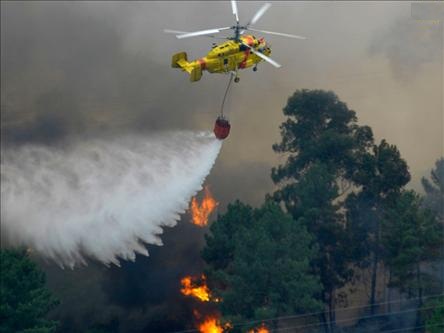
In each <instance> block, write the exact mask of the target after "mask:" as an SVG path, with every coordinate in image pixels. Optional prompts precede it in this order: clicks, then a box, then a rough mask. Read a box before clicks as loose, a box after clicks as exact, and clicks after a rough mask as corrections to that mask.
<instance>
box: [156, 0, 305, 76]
mask: <svg viewBox="0 0 444 333" xmlns="http://www.w3.org/2000/svg"><path fill="white" fill-rule="evenodd" d="M270 7H271V3H268V2H267V3H265V4H264V5H262V7H261V8H259V10H258V11H257V12H256V14H255V15H254V16H253V18H252V19H251V20H250V21H248V23H247V24H245V25H241V24H240V23H239V14H238V9H237V3H236V0H231V9H232V12H233V15H234V18H235V20H236V24H235V25H233V26H230V27H222V28H213V29H206V30H200V31H194V32H186V31H178V30H170V29H164V32H165V33H173V34H176V38H178V39H183V38H189V37H197V36H205V37H210V38H217V39H226V40H227V41H226V42H223V43H221V44H215V43H213V47H212V50H211V51H209V52H208V54H207V55H206V56H204V57H202V58H199V59H196V60H194V61H191V62H189V61H188V59H187V53H186V52H179V53H176V54H174V55H173V57H172V60H171V66H172V67H173V68H180V69H182V71H185V72H187V73H188V74H189V75H190V81H191V82H195V81H199V80H200V79H201V77H202V72H203V71H205V70H206V71H207V72H209V73H224V74H227V73H231V74H232V75H234V82H239V80H240V78H239V75H238V71H239V70H240V69H245V68H249V67H253V71H257V64H258V63H259V62H261V61H263V60H264V61H266V62H268V63H270V64H271V65H273V66H274V67H276V68H279V67H281V65H280V64H279V63H277V62H276V61H274V60H273V59H271V58H270V57H269V56H270V54H271V47H270V44H269V43H267V42H266V41H265V39H264V38H263V37H261V38H256V37H255V36H253V35H250V34H244V33H245V32H247V31H250V32H260V33H264V34H269V35H276V36H281V37H289V38H295V39H306V37H303V36H296V35H291V34H287V33H281V32H273V31H267V30H260V29H255V28H252V27H251V26H253V25H254V24H255V23H256V22H257V21H258V20H259V19H260V18H261V17H262V16H263V15H264V14H265V12H266V11H267V10H268V9H269V8H270ZM227 30H233V32H234V34H233V36H231V37H216V36H215V34H218V33H220V32H223V31H227Z"/></svg>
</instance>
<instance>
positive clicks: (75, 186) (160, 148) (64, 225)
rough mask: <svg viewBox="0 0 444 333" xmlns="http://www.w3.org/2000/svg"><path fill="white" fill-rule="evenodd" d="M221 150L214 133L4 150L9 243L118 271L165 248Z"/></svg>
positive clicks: (4, 204)
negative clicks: (167, 233) (123, 263)
mask: <svg viewBox="0 0 444 333" xmlns="http://www.w3.org/2000/svg"><path fill="white" fill-rule="evenodd" d="M220 148H221V142H220V141H219V140H217V139H215V138H214V136H213V135H212V134H210V133H208V132H201V133H195V132H167V133H163V134H157V135H152V136H150V137H146V136H141V135H127V136H122V137H115V138H112V139H108V140H105V139H88V140H83V141H81V142H74V143H71V144H69V145H68V146H63V147H61V146H58V147H51V148H48V147H47V146H42V145H35V144H34V145H33V144H27V145H23V146H21V147H19V148H15V149H8V148H6V149H3V150H2V156H1V157H2V162H1V204H2V210H1V220H2V237H5V239H6V240H7V242H8V243H11V244H13V245H24V246H27V247H30V248H31V250H33V251H36V252H37V253H39V254H41V255H42V256H44V257H45V258H49V259H52V260H55V261H56V262H57V263H59V264H60V265H62V266H65V265H67V266H70V267H74V266H75V265H76V264H84V263H86V261H85V257H90V258H93V259H96V260H99V261H101V262H103V263H105V264H110V263H114V264H116V265H119V258H122V259H125V260H134V259H135V256H136V253H140V254H144V255H148V252H147V250H146V248H145V246H144V244H145V243H147V244H155V245H162V242H161V240H160V238H159V234H161V233H162V227H163V226H174V225H175V224H176V223H177V221H178V220H179V218H180V216H179V214H181V213H183V212H185V210H186V209H187V207H188V202H189V200H190V198H191V196H192V195H194V194H195V193H196V192H197V191H198V190H200V189H201V188H202V183H203V181H204V179H205V177H206V176H207V175H208V173H209V172H210V169H211V167H212V166H213V164H214V162H215V159H216V157H217V155H218V153H219V150H220Z"/></svg>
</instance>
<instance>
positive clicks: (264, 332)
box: [248, 323, 270, 333]
mask: <svg viewBox="0 0 444 333" xmlns="http://www.w3.org/2000/svg"><path fill="white" fill-rule="evenodd" d="M269 332H270V331H269V330H268V328H267V326H265V324H264V323H262V325H261V326H259V327H258V328H255V329H252V330H250V331H248V333H269Z"/></svg>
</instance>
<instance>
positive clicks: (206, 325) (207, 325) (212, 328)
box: [199, 316, 224, 333]
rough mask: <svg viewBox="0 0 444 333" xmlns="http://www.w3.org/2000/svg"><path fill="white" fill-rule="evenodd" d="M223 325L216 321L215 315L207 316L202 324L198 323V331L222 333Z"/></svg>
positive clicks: (201, 332) (202, 332)
mask: <svg viewBox="0 0 444 333" xmlns="http://www.w3.org/2000/svg"><path fill="white" fill-rule="evenodd" d="M223 331H224V327H223V326H221V325H219V324H218V323H217V318H216V317H211V316H210V317H208V318H207V319H206V320H205V321H204V322H203V323H202V324H199V332H200V333H223Z"/></svg>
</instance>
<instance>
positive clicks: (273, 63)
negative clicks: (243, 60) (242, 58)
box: [242, 43, 282, 68]
mask: <svg viewBox="0 0 444 333" xmlns="http://www.w3.org/2000/svg"><path fill="white" fill-rule="evenodd" d="M242 45H245V46H246V47H248V48H249V49H250V51H251V52H253V53H254V54H256V55H257V56H258V57H260V58H262V59H264V60H265V61H266V62H269V63H270V64H272V65H273V66H274V67H276V68H280V67H282V66H281V65H280V64H278V63H277V62H276V61H274V60H273V59H271V58H270V57H267V56H266V55H265V54H263V53H260V52H259V51H256V50H255V49H254V48H253V47H251V46H250V45H248V44H245V43H242Z"/></svg>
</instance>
